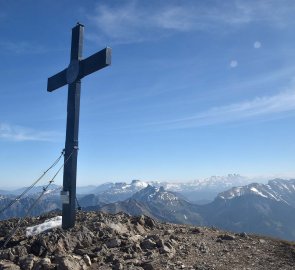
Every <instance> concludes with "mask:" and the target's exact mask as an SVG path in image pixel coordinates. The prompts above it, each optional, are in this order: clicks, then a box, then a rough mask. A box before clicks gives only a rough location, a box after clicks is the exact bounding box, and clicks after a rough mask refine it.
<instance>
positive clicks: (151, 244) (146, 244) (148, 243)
mask: <svg viewBox="0 0 295 270" xmlns="http://www.w3.org/2000/svg"><path fill="white" fill-rule="evenodd" d="M156 247H157V244H156V242H155V241H153V240H152V239H144V240H143V241H142V242H141V248H143V249H154V248H156Z"/></svg>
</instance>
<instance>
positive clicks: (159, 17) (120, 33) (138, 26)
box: [88, 0, 295, 43]
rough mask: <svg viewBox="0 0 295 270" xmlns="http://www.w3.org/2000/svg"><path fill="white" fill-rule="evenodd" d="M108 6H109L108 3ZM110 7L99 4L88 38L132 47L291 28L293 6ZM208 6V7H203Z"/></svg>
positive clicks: (237, 2)
mask: <svg viewBox="0 0 295 270" xmlns="http://www.w3.org/2000/svg"><path fill="white" fill-rule="evenodd" d="M110 3H111V2H110ZM122 3H123V4H120V5H116V6H111V5H106V4H98V5H97V7H96V9H95V12H94V14H92V15H89V16H88V19H89V21H90V22H91V23H92V24H94V25H95V26H96V28H97V29H98V30H99V31H98V33H99V34H94V33H93V34H92V36H90V38H98V39H99V38H101V37H102V36H105V37H107V38H108V39H109V40H111V41H112V42H121V43H132V42H140V41H143V40H146V39H151V38H153V39H155V38H159V37H161V36H167V35H169V34H171V33H174V32H185V31H194V30H200V31H208V30H209V31H212V29H218V30H220V28H221V27H223V28H224V27H225V26H227V27H237V26H241V25H245V24H249V23H252V22H266V23H269V25H271V26H280V27H283V26H288V25H290V24H292V25H294V22H293V14H294V12H295V6H294V5H293V4H292V1H291V0H282V1H280V2H279V3H278V1H275V0H270V1H242V0H232V1H218V2H215V3H214V4H211V5H210V4H208V2H202V1H186V2H181V5H179V4H177V3H176V2H174V1H167V2H165V3H163V2H162V3H159V1H156V2H155V1H150V2H149V4H143V3H142V2H140V1H136V0H132V1H124V2H122ZM206 3H207V4H206Z"/></svg>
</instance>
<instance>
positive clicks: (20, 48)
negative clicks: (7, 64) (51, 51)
mask: <svg viewBox="0 0 295 270" xmlns="http://www.w3.org/2000/svg"><path fill="white" fill-rule="evenodd" d="M0 48H1V49H2V50H5V51H8V52H11V53H16V54H32V53H33V54H39V53H45V52H47V51H48V50H47V49H46V48H45V47H42V46H40V45H36V44H31V43H29V42H27V41H17V42H12V41H1V42H0Z"/></svg>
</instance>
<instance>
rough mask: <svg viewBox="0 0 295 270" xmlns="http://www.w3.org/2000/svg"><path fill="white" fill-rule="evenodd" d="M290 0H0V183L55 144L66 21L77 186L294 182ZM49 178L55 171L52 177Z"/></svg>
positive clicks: (23, 176)
mask: <svg viewBox="0 0 295 270" xmlns="http://www.w3.org/2000/svg"><path fill="white" fill-rule="evenodd" d="M294 14H295V3H294V1H292V0H290V1H289V0H282V1H272V0H269V1H242V0H236V1H233V0H232V1H174V0H172V1H168V0H167V1H155V0H151V1H139V0H138V1H135V0H134V1H129V0H128V1H90V0H87V1H65V0H61V1H36V0H35V1H30V0H27V1H14V0H11V1H4V0H0V31H1V39H0V59H1V61H0V71H1V98H0V148H1V151H0V164H1V165H0V166H1V167H0V181H1V184H0V186H19V185H28V184H30V183H31V182H32V181H33V180H34V179H36V177H38V175H40V173H42V172H43V170H45V169H46V167H47V166H48V165H49V164H50V163H51V162H52V161H53V160H54V159H55V158H56V157H57V156H58V155H59V153H60V151H61V150H62V149H63V147H64V140H65V139H64V138H65V124H66V98H67V87H63V88H61V89H59V90H57V91H54V92H53V93H48V92H46V86H47V78H48V77H50V76H52V75H54V74H55V73H57V72H59V71H61V70H63V69H64V68H65V67H67V66H68V64H69V54H70V39H71V28H72V27H74V26H75V24H76V22H77V21H79V22H81V23H83V24H84V25H85V40H84V52H83V54H84V57H88V56H89V55H91V54H93V53H95V52H96V51H99V50H101V49H102V48H104V47H105V46H110V47H112V49H113V60H112V66H111V67H108V68H106V69H103V70H101V71H99V72H97V73H95V74H92V75H90V76H88V77H86V78H84V79H83V81H82V94H81V111H80V133H79V146H80V151H79V158H78V180H77V184H78V185H87V184H99V183H102V182H106V181H130V180H131V179H143V180H167V181H188V180H193V179H198V178H203V177H209V176H211V175H225V174H228V173H239V174H242V175H245V176H270V177H273V176H286V177H292V176H295V169H294V166H295V139H294V138H295V137H294V133H295V124H294V123H295V38H294V26H295V21H294V18H293V17H294ZM57 182H58V183H62V178H61V176H60V177H59V178H58V180H57Z"/></svg>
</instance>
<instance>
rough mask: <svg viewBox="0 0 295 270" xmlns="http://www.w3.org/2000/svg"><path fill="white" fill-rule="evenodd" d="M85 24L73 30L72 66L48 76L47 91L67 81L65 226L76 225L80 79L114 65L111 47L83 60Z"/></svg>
mask: <svg viewBox="0 0 295 270" xmlns="http://www.w3.org/2000/svg"><path fill="white" fill-rule="evenodd" d="M83 34H84V26H83V25H82V24H80V23H77V25H76V26H75V27H74V28H73V29H72V43H71V58H70V64H69V66H68V67H67V68H66V69H64V70H63V71H61V72H59V73H57V74H56V75H54V76H52V77H50V78H48V83H47V91H48V92H52V91H54V90H56V89H58V88H60V87H62V86H64V85H66V84H68V104H67V130H66V142H65V156H64V160H65V161H64V174H63V190H62V192H61V198H62V228H63V229H68V228H71V227H74V226H75V218H76V177H77V157H78V133H79V112H80V92H81V79H82V78H84V77H85V76H87V75H89V74H91V73H93V72H95V71H98V70H100V69H102V68H105V67H107V66H109V65H110V64H111V56H112V50H111V48H108V47H107V48H105V49H103V50H101V51H99V52H97V53H95V54H93V55H91V56H89V57H88V58H86V59H82V49H83Z"/></svg>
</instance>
